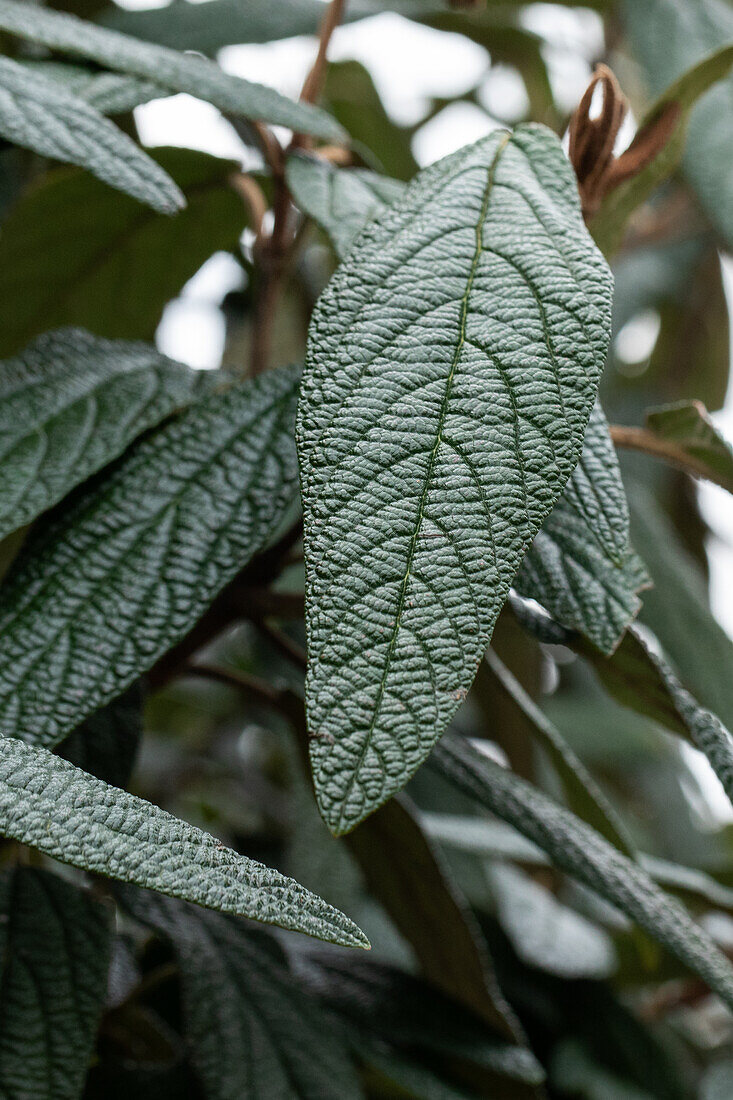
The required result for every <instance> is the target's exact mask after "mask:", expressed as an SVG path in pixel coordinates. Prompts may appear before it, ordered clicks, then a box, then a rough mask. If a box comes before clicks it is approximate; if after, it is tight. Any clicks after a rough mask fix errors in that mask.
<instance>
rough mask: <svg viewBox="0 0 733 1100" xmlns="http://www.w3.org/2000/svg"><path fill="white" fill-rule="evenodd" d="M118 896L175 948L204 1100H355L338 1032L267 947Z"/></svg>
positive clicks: (225, 925) (249, 934) (212, 920)
mask: <svg viewBox="0 0 733 1100" xmlns="http://www.w3.org/2000/svg"><path fill="white" fill-rule="evenodd" d="M116 893H117V894H118V897H119V899H120V901H121V902H122V905H123V908H124V909H126V910H127V911H128V912H129V913H131V914H132V916H133V917H135V918H136V919H137V920H138V921H140V922H141V923H142V924H144V925H147V926H148V927H149V928H152V929H154V930H156V931H158V932H160V933H161V934H162V935H163V936H165V937H166V938H168V939H170V941H171V943H172V945H173V948H174V951H175V953H176V957H177V959H178V963H179V966H180V970H181V984H182V993H183V1008H184V1014H185V1030H186V1035H187V1038H188V1041H189V1043H190V1044H191V1046H192V1048H193V1059H194V1062H195V1065H196V1068H197V1070H198V1073H199V1076H200V1078H201V1081H202V1083H203V1086H204V1089H205V1091H206V1095H207V1097H209V1100H241V1098H242V1097H247V1098H249V1100H274V1098H275V1097H282V1098H283V1100H285V1098H286V1097H291V1096H292V1097H295V1096H297V1097H299V1098H300V1097H302V1098H303V1100H342V1098H344V1097H351V1096H354V1097H356V1096H359V1095H360V1091H359V1085H358V1082H357V1080H356V1075H355V1072H354V1069H353V1067H352V1065H351V1063H350V1060H349V1057H348V1053H347V1051H346V1049H345V1046H344V1043H343V1040H342V1039H341V1036H340V1034H339V1032H338V1031H336V1030H335V1029H334V1028H332V1027H331V1026H330V1023H329V1020H328V1019H327V1017H326V1016H325V1013H324V1012H323V1011H322V1009H320V1007H319V1006H318V1005H317V1004H316V1003H315V1002H314V1001H313V1000H312V999H311V998H309V997H307V996H306V994H305V993H304V992H303V991H302V990H301V989H300V988H299V987H298V985H297V984H296V982H295V979H294V977H293V975H292V973H290V971H289V968H288V965H287V961H286V958H285V955H284V954H283V952H282V950H281V949H280V947H279V946H278V944H277V943H276V942H275V940H273V939H272V938H271V937H268V936H266V935H265V934H264V933H262V932H255V931H252V930H251V929H249V928H247V927H245V926H244V924H243V923H242V922H240V921H237V920H236V919H235V918H232V917H226V916H223V915H221V914H219V913H212V912H206V911H205V910H201V909H195V908H194V907H193V906H190V905H186V904H185V903H184V904H182V903H181V902H178V901H172V900H171V899H169V898H165V897H161V896H160V895H156V894H149V893H145V894H143V893H139V892H138V891H133V890H131V889H130V888H129V887H124V888H122V889H121V890H119V891H116Z"/></svg>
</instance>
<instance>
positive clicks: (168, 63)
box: [0, 0, 344, 141]
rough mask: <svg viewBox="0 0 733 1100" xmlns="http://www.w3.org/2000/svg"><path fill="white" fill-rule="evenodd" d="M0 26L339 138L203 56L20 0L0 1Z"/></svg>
mask: <svg viewBox="0 0 733 1100" xmlns="http://www.w3.org/2000/svg"><path fill="white" fill-rule="evenodd" d="M0 30H4V31H7V32H8V33H9V34H13V35H17V36H19V37H20V38H24V39H26V40H28V41H29V42H35V43H36V44H38V45H42V46H47V47H48V48H49V49H51V50H57V51H58V52H59V53H63V54H67V55H69V56H70V57H83V58H86V59H88V60H89V61H95V62H97V63H98V64H99V65H102V66H104V67H105V68H108V69H112V70H114V71H115V72H121V73H129V74H130V75H132V76H142V77H145V78H146V79H148V80H153V81H155V82H156V83H160V84H162V85H163V86H164V87H166V88H169V89H170V90H171V91H174V92H188V94H189V95H193V96H197V97H198V98H199V99H205V100H207V101H208V102H209V103H213V104H214V106H215V107H218V108H219V109H220V110H222V111H225V112H227V113H229V114H233V115H243V116H244V117H245V118H252V119H259V120H261V121H262V122H269V123H273V124H275V125H279V126H288V127H290V128H291V129H293V130H297V131H298V132H299V133H304V134H312V135H313V136H314V137H321V138H325V139H326V140H332V141H340V140H342V139H343V137H344V133H343V131H342V129H341V127H340V126H339V125H338V124H337V123H336V122H335V121H334V120H333V119H332V118H330V117H329V116H328V115H327V114H326V112H325V111H322V110H321V109H320V108H318V107H313V106H311V104H309V103H295V102H293V101H292V100H290V99H286V98H285V96H282V95H280V93H279V92H276V91H275V90H274V89H273V88H265V87H263V86H262V85H261V84H252V83H250V81H248V80H242V79H241V78H240V77H237V76H231V75H230V74H229V73H226V72H224V70H223V69H220V68H219V66H218V65H216V64H214V62H212V61H207V60H206V59H205V58H202V57H192V56H190V55H186V54H182V53H177V52H176V51H175V50H169V49H166V48H164V47H162V46H153V45H150V44H149V43H147V42H140V41H138V40H137V39H135V38H130V37H128V36H127V35H124V34H120V33H119V32H117V31H111V30H107V29H106V28H104V27H98V26H95V25H94V24H92V23H87V22H84V21H83V20H80V19H77V18H76V17H75V16H72V15H66V14H63V13H60V12H54V11H48V10H47V9H45V8H37V7H35V6H30V5H28V4H25V3H21V2H20V0H0Z"/></svg>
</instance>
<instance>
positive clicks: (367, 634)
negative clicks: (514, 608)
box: [297, 126, 610, 833]
mask: <svg viewBox="0 0 733 1100" xmlns="http://www.w3.org/2000/svg"><path fill="white" fill-rule="evenodd" d="M609 313H610V274H609V272H608V269H607V268H606V266H605V263H604V261H603V259H602V257H601V256H600V254H599V253H598V252H597V250H596V248H595V246H594V245H593V244H592V242H591V240H590V238H589V237H588V235H587V233H586V231H585V229H584V226H583V223H582V219H581V217H580V213H579V208H578V196H577V188H576V185H575V182H574V180H573V178H572V176H571V174H570V168H569V165H568V163H567V161H566V159H565V157H564V155H563V153H562V149H561V146H560V143H559V141H558V140H557V138H556V137H555V136H554V135H553V134H551V133H550V132H549V131H548V130H545V129H544V128H542V127H535V126H529V127H520V128H518V129H517V130H516V131H515V132H514V134H513V135H511V134H507V133H493V134H491V135H490V136H489V137H488V138H486V139H484V140H482V141H480V142H478V143H477V144H476V145H473V146H468V147H467V148H465V149H462V150H460V151H459V152H458V153H456V154H454V155H453V156H450V157H448V158H446V159H445V160H443V161H440V162H439V163H438V164H436V165H433V166H432V167H431V168H429V169H427V170H426V171H425V172H423V173H421V175H420V176H419V177H418V179H417V180H416V181H415V182H414V183H413V185H412V186H411V187H409V188H408V189H407V191H406V193H405V196H404V198H403V199H401V200H399V201H398V202H397V203H395V204H394V205H393V206H391V207H389V208H388V209H387V211H386V212H385V213H384V215H383V216H382V218H380V219H378V220H377V221H376V222H372V223H370V225H369V226H367V228H366V229H365V230H364V231H363V233H362V235H361V237H360V239H359V243H358V245H357V246H356V247H355V248H354V249H353V250H352V252H351V253H350V254H349V256H348V257H347V259H346V261H345V262H344V263H343V264H342V265H341V267H340V268H339V269H338V271H337V273H336V275H335V276H334V279H333V280H332V282H331V283H330V285H329V287H328V288H327V290H326V291H325V293H324V294H323V296H322V297H321V299H320V302H319V304H318V306H317V308H316V311H315V313H314V317H313V321H312V323H311V334H310V339H309V350H308V356H307V366H306V370H305V373H304V377H303V385H302V394H301V401H300V405H299V421H298V429H297V435H298V445H299V457H300V463H301V482H302V490H303V501H304V518H305V551H306V582H307V583H306V607H307V617H308V631H309V639H308V640H309V654H310V666H309V673H308V681H307V704H308V710H309V729H310V732H311V737H312V740H311V758H312V763H313V771H314V777H315V784H316V791H317V794H318V798H319V804H320V807H321V811H322V813H323V816H324V819H325V820H326V822H327V824H328V825H329V827H330V828H331V829H332V831H334V832H336V833H343V832H346V831H348V830H349V829H351V828H353V827H354V825H356V824H357V823H358V822H359V821H360V820H361V819H362V818H363V817H365V816H366V815H367V814H369V813H370V812H372V811H373V810H374V809H376V808H377V807H378V806H379V805H380V804H381V803H383V802H384V801H385V800H386V799H387V798H389V797H390V795H392V794H393V793H394V792H395V791H396V790H398V789H399V788H400V787H402V786H404V784H405V783H406V782H407V780H408V779H409V777H410V776H411V775H412V774H413V772H414V771H415V769H416V768H417V767H418V766H419V765H420V763H421V762H422V760H423V759H424V758H425V756H426V755H427V754H428V753H429V751H430V748H431V747H432V745H433V744H434V742H435V740H436V739H437V738H438V737H439V736H440V735H441V733H442V731H443V730H444V728H445V726H446V724H447V722H448V721H449V719H450V718H451V716H452V715H453V713H454V712H455V710H456V709H457V707H458V705H459V703H460V702H461V700H462V698H463V697H464V695H465V693H466V692H467V690H468V688H469V687H470V684H471V681H472V679H473V676H474V675H475V671H476V667H477V664H478V661H479V660H480V658H481V655H482V654H483V652H484V650H485V648H486V645H487V644H488V641H489V639H490V636H491V632H492V629H493V626H494V623H495V621H496V618H497V616H498V614H499V611H500V610H501V607H502V604H503V602H504V600H505V598H506V595H507V592H508V589H509V586H510V584H511V581H512V579H513V577H514V574H515V572H516V570H517V567H518V566H519V564H520V562H521V559H522V556H523V554H524V549H525V547H526V546H527V544H528V543H529V541H530V540H531V539H532V538H533V537H534V536H535V534H536V533H537V530H538V529H539V527H540V526H541V524H542V522H543V521H544V520H545V518H546V517H547V515H548V514H549V512H550V511H551V509H552V507H553V505H554V503H555V501H556V500H557V498H558V497H559V495H560V493H561V492H562V490H563V488H564V487H565V483H566V481H567V479H568V477H569V476H570V474H571V473H572V470H573V467H574V465H575V464H576V462H577V460H578V458H579V456H580V450H581V448H582V442H583V436H584V434H585V428H586V425H587V421H588V417H589V415H590V412H591V409H592V407H593V403H594V401H595V389H596V385H597V382H598V378H599V375H600V370H601V367H602V365H603V360H604V356H605V351H606V346H607V338H608V326H609V320H610V318H609ZM426 346H429V347H430V349H431V353H430V355H429V356H428V357H427V358H426V356H425V347H426Z"/></svg>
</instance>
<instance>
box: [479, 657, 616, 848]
mask: <svg viewBox="0 0 733 1100" xmlns="http://www.w3.org/2000/svg"><path fill="white" fill-rule="evenodd" d="M484 661H485V667H486V668H487V670H490V671H491V674H492V675H493V677H494V679H495V681H496V683H497V685H498V686H499V688H500V690H501V691H502V692H503V694H504V696H505V698H506V699H507V701H508V703H509V705H510V711H509V714H510V715H511V718H512V725H513V726H514V727H515V728H518V729H519V730H520V731H521V732H522V733H523V734H524V735H525V736H528V737H531V738H532V739H533V740H534V741H535V742H536V743H537V744H538V745H539V746H540V747H541V748H542V749H543V750H544V752H545V754H546V755H547V757H548V758H549V760H550V763H551V764H552V767H553V769H554V770H555V772H556V773H557V776H558V778H559V780H560V782H561V784H562V787H563V790H564V793H565V797H566V798H567V801H568V805H569V806H570V808H571V809H572V810H573V811H574V813H576V814H578V816H579V817H581V818H582V819H583V820H584V821H587V822H588V824H589V825H592V826H593V828H594V829H597V830H598V832H599V833H600V834H601V836H603V837H605V838H606V840H608V841H609V843H611V844H613V845H614V847H616V848H618V849H619V851H621V852H624V853H625V854H626V855H631V854H632V845H631V841H630V840H629V838H628V836H627V835H626V830H625V828H624V826H623V823H622V822H621V821H620V820H619V817H618V814H617V813H616V812H615V810H614V809H613V807H612V806H611V804H610V803H609V802H608V800H607V798H606V796H605V795H604V794H603V792H602V791H601V790H600V788H599V787H598V785H597V783H596V781H595V780H594V779H593V777H592V776H591V775H590V774H589V773H588V771H587V770H586V768H585V765H584V764H583V763H582V761H581V760H579V759H578V757H577V756H576V755H575V753H574V752H573V750H572V749H571V748H570V746H569V745H568V744H567V742H566V741H565V739H564V738H563V736H562V734H561V733H560V731H559V730H558V729H556V728H555V726H554V725H553V724H552V722H551V721H550V720H549V719H548V718H547V716H546V715H545V714H543V712H542V711H541V710H540V708H539V707H538V706H537V704H536V703H535V702H534V700H533V699H531V698H530V696H529V695H528V694H527V692H526V691H525V690H524V688H523V687H522V685H521V684H520V683H519V681H518V680H517V679H516V677H515V676H513V675H512V673H511V672H510V671H509V669H508V668H507V667H506V665H504V663H503V662H502V661H501V660H500V659H499V657H498V656H497V654H496V653H494V652H493V650H489V651H488V652H487V654H486V657H485V659H484ZM491 732H492V731H491V729H490V728H489V729H488V730H487V733H488V734H489V736H491Z"/></svg>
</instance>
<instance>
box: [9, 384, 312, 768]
mask: <svg viewBox="0 0 733 1100" xmlns="http://www.w3.org/2000/svg"><path fill="white" fill-rule="evenodd" d="M297 384H298V371H297V370H295V369H293V368H283V369H280V370H277V371H271V372H269V373H268V374H267V375H265V376H263V377H262V378H261V379H258V380H256V381H254V382H244V383H240V384H237V385H235V386H233V387H232V388H231V389H229V390H226V391H225V392H223V393H214V394H213V395H211V396H209V397H208V398H206V399H205V400H202V401H200V402H198V403H196V404H195V405H193V406H191V407H190V408H189V409H187V410H186V411H185V412H184V413H183V414H182V415H181V416H179V417H178V418H177V419H175V420H173V421H172V422H171V423H169V424H167V425H166V426H164V427H163V428H162V429H160V430H159V431H158V432H156V433H155V434H154V435H153V436H151V437H149V438H147V439H145V440H142V441H141V442H140V443H139V444H138V445H137V446H136V447H135V448H133V449H132V450H131V451H130V452H129V453H128V454H127V455H126V456H125V457H124V458H123V459H122V461H121V462H120V463H119V464H118V465H117V466H115V467H114V468H113V469H112V471H111V472H109V473H108V474H107V475H105V476H104V477H103V478H101V479H99V480H98V481H97V482H95V483H93V484H92V485H90V486H89V487H88V488H87V489H86V490H85V491H84V492H82V494H81V495H80V496H79V497H78V499H76V500H75V501H74V502H73V503H72V505H71V506H70V507H68V508H67V509H64V510H63V511H61V512H59V513H58V514H56V515H55V516H52V517H51V518H50V519H49V520H48V521H47V522H46V523H45V524H42V525H41V526H40V527H38V528H36V530H35V532H34V534H33V536H31V538H30V539H29V541H28V542H27V543H26V545H25V546H24V548H23V552H22V554H21V556H20V557H19V558H18V559H17V560H16V562H15V564H14V567H13V569H12V570H11V572H10V573H9V574H8V576H7V578H6V580H5V583H4V586H3V595H2V603H1V606H2V612H1V613H0V670H2V672H1V673H0V729H1V730H2V731H3V733H4V734H6V735H14V734H15V735H17V736H19V737H23V738H25V739H26V740H28V741H31V742H35V743H36V744H42V745H47V746H52V745H54V744H57V743H58V742H59V741H61V740H62V739H63V737H64V736H65V734H66V733H68V732H69V731H70V730H71V729H73V728H74V727H75V726H76V725H78V724H79V722H81V721H82V719H84V718H85V717H87V715H89V714H91V713H92V712H93V711H95V710H97V709H98V708H99V707H101V706H103V705H104V704H105V703H106V702H108V701H109V700H110V699H113V698H114V697H115V696H116V695H119V694H120V692H121V691H123V690H124V689H125V688H126V687H127V686H128V685H129V684H131V683H132V682H133V681H134V680H135V679H137V677H138V676H139V675H140V674H141V673H142V672H144V671H146V670H147V669H149V668H150V667H151V666H152V665H153V664H154V663H155V661H156V660H157V659H158V658H159V657H160V656H162V654H163V653H165V651H166V650H167V649H169V648H170V647H171V646H172V645H173V644H174V643H175V642H177V641H179V640H180V639H181V638H182V637H183V636H184V635H185V634H186V633H187V632H188V631H189V630H190V629H191V628H192V627H193V625H194V624H195V622H196V620H197V619H198V618H199V617H200V616H201V615H202V614H203V612H204V611H205V610H206V608H207V607H208V606H209V604H210V602H211V601H212V600H213V598H214V597H215V596H216V595H217V593H218V592H219V591H220V590H221V589H222V588H223V587H224V585H225V584H227V583H228V582H229V581H230V580H231V579H232V578H233V577H234V575H235V574H236V573H237V572H238V571H239V570H241V569H242V568H243V567H244V566H245V565H246V564H247V562H248V561H249V559H250V558H251V557H252V555H253V554H255V553H256V552H257V551H259V550H261V549H262V548H263V546H264V545H265V544H266V543H267V541H268V540H269V539H270V537H271V536H272V534H273V532H274V530H275V528H276V527H277V525H278V524H279V523H281V522H282V520H283V516H284V513H285V511H286V509H287V508H288V507H289V506H290V505H291V504H292V502H293V500H294V498H295V496H296V493H297V472H296V461H295V453H294V447H293V443H292V420H293V413H294V404H295V399H296V393H297Z"/></svg>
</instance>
